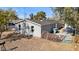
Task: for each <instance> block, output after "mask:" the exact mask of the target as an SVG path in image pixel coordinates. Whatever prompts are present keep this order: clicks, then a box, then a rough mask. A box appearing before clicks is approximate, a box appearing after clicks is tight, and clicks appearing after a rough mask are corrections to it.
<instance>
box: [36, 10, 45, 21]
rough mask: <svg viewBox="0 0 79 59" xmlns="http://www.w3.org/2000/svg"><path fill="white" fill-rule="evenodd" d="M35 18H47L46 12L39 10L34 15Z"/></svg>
mask: <svg viewBox="0 0 79 59" xmlns="http://www.w3.org/2000/svg"><path fill="white" fill-rule="evenodd" d="M34 19H35V20H44V19H46V13H45V12H43V11H40V12H37V14H36V15H34Z"/></svg>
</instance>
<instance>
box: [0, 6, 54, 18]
mask: <svg viewBox="0 0 79 59" xmlns="http://www.w3.org/2000/svg"><path fill="white" fill-rule="evenodd" d="M1 8H2V7H1ZM8 8H10V7H4V8H2V9H8ZM11 8H12V9H13V10H16V13H17V15H18V17H19V18H22V19H23V18H24V17H29V14H31V13H33V14H36V13H37V12H39V11H44V12H45V13H46V15H47V17H51V16H52V15H53V12H52V11H51V8H50V7H11ZM24 15H26V16H24Z"/></svg>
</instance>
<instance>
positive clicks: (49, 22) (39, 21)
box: [31, 20, 63, 25]
mask: <svg viewBox="0 0 79 59" xmlns="http://www.w3.org/2000/svg"><path fill="white" fill-rule="evenodd" d="M31 21H32V22H35V23H38V24H40V25H48V24H56V23H60V24H63V23H62V22H59V21H55V20H31Z"/></svg>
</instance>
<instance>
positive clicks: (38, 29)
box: [26, 21, 41, 37]
mask: <svg viewBox="0 0 79 59" xmlns="http://www.w3.org/2000/svg"><path fill="white" fill-rule="evenodd" d="M26 25H29V27H30V28H31V26H34V32H33V36H34V37H41V25H39V24H36V23H34V22H31V21H28V22H26Z"/></svg>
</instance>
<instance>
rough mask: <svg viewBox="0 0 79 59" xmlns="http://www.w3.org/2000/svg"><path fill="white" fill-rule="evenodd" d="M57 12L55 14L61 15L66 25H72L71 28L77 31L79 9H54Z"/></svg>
mask: <svg viewBox="0 0 79 59" xmlns="http://www.w3.org/2000/svg"><path fill="white" fill-rule="evenodd" d="M54 10H55V11H56V12H55V13H57V12H58V13H59V15H60V19H61V20H64V22H65V23H67V24H68V25H70V26H71V27H73V28H74V27H75V28H76V29H77V27H78V26H79V25H78V24H79V23H78V19H79V17H78V15H79V12H78V10H79V8H77V7H75V8H74V7H56V8H55V9H54Z"/></svg>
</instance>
